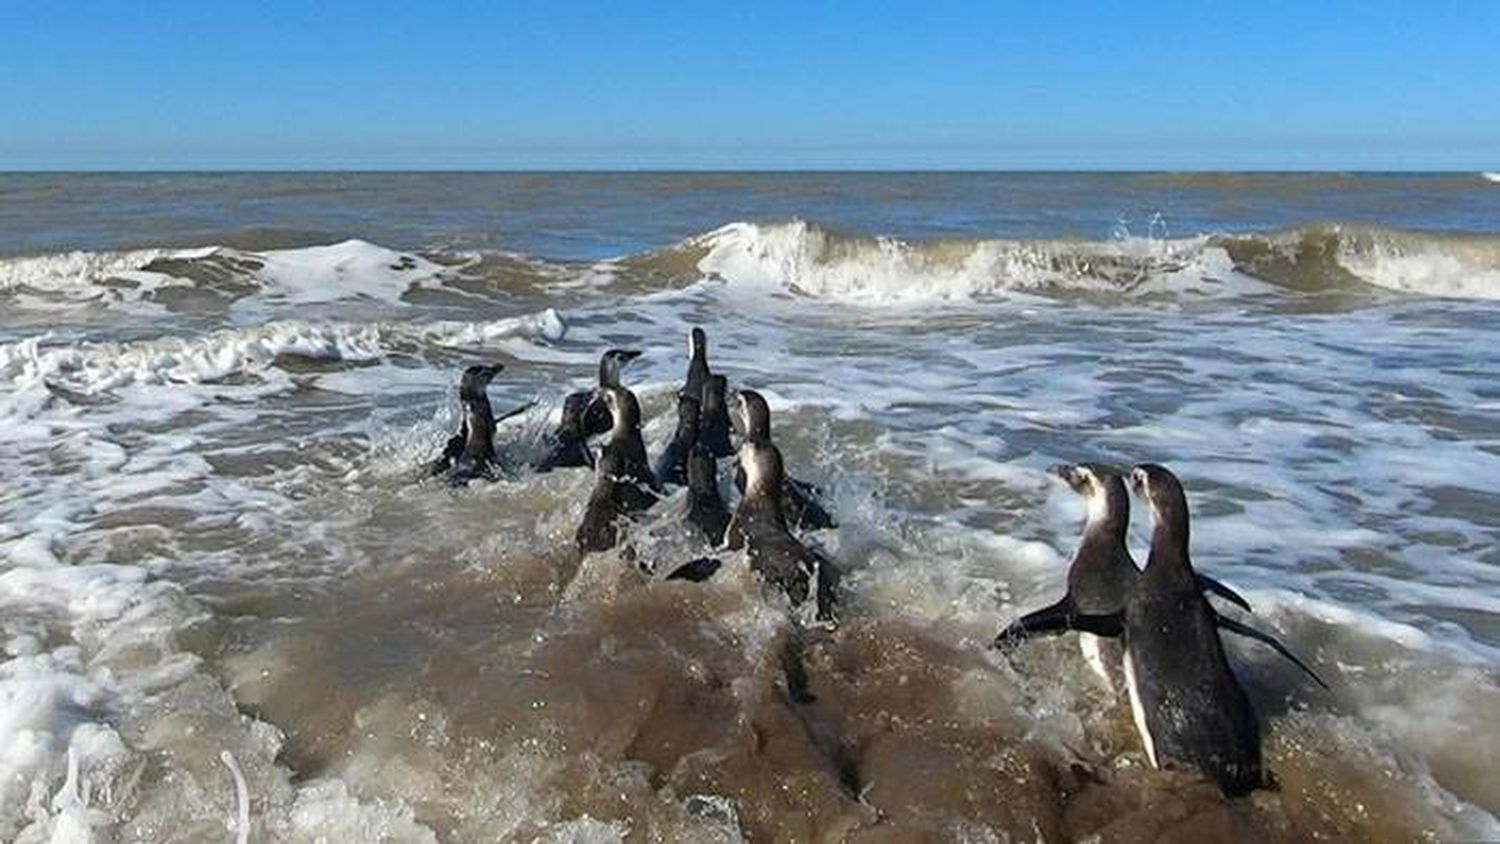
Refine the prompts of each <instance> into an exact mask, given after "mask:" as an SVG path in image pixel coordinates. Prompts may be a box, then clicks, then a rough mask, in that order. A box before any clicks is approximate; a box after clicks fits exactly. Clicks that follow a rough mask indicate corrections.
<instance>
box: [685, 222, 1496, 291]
mask: <svg viewBox="0 0 1500 844" xmlns="http://www.w3.org/2000/svg"><path fill="white" fill-rule="evenodd" d="M675 251H676V252H678V253H679V254H686V255H692V256H695V257H696V258H697V263H696V267H697V269H698V270H699V272H701V273H703V274H706V275H708V276H710V277H714V278H719V279H722V280H724V281H726V282H729V283H734V284H750V285H768V286H780V287H783V288H785V289H787V290H789V291H792V292H796V293H801V294H804V295H809V296H815V297H827V298H835V299H848V300H856V301H860V302H862V303H867V304H879V303H882V302H903V301H910V300H924V299H927V300H950V299H972V298H982V297H989V296H998V295H1005V294H1008V293H1018V292H1043V293H1052V294H1066V293H1112V294H1124V295H1141V294H1174V293H1175V294H1189V293H1190V294H1200V295H1226V294H1238V293H1253V292H1264V291H1267V290H1271V289H1279V290H1282V291H1288V292H1291V291H1296V292H1305V293H1316V292H1330V291H1342V290H1349V289H1351V288H1358V287H1361V286H1369V287H1377V288H1383V289H1387V290H1393V291H1399V292H1403V293H1411V294H1419V295H1427V296H1444V297H1455V298H1471V299H1495V298H1500V237H1495V236H1490V235H1448V234H1430V233H1423V232H1407V231H1400V230H1396V229H1385V228H1380V227H1351V226H1306V227H1303V228H1299V229H1293V230H1290V231H1287V232H1282V233H1276V234H1249V235H1233V236H1230V235H1213V236H1207V235H1205V236H1197V237H1190V238H1180V239H1172V240H1167V239H1154V238H1121V239H1115V240H1107V241H1074V240H946V241H918V242H910V241H902V240H896V239H892V238H869V237H859V236H848V235H842V234H838V233H835V232H832V231H829V230H827V229H824V228H820V227H818V226H816V225H812V224H809V223H806V222H803V221H800V220H794V221H792V222H789V223H779V224H770V225H759V224H754V223H731V224H729V225H727V226H724V227H722V228H720V229H716V230H714V231H712V232H709V233H707V234H705V235H701V236H699V237H697V238H694V239H692V240H690V241H688V242H686V243H685V244H683V245H682V246H681V247H678V249H677V250H675Z"/></svg>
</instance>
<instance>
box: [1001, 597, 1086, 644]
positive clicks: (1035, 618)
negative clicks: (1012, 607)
mask: <svg viewBox="0 0 1500 844" xmlns="http://www.w3.org/2000/svg"><path fill="white" fill-rule="evenodd" d="M1072 620H1073V599H1072V598H1069V597H1067V596H1064V597H1063V599H1062V600H1060V601H1058V602H1057V603H1055V604H1053V605H1052V606H1050V607H1043V608H1042V609H1039V610H1037V611H1036V612H1029V613H1027V614H1025V615H1023V616H1021V617H1020V618H1018V619H1016V620H1015V621H1012V622H1011V623H1010V624H1008V625H1006V626H1005V629H1004V630H1001V631H1000V632H999V633H998V634H997V635H996V636H995V640H994V641H993V642H992V643H991V644H990V647H992V648H998V649H999V650H1002V651H1008V650H1010V649H1011V648H1014V647H1015V646H1017V645H1019V644H1021V643H1022V642H1024V641H1026V640H1027V639H1029V638H1031V637H1032V636H1055V635H1057V634H1059V633H1066V632H1067V631H1068V630H1071V629H1072V626H1073V625H1072Z"/></svg>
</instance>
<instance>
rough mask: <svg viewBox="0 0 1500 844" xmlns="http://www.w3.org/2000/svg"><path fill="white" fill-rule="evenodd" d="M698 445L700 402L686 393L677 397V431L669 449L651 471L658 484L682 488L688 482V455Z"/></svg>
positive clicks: (658, 456)
mask: <svg viewBox="0 0 1500 844" xmlns="http://www.w3.org/2000/svg"><path fill="white" fill-rule="evenodd" d="M697 444H698V400H697V399H695V398H693V397H692V396H690V395H688V394H686V393H679V394H678V395H677V429H676V430H675V431H673V432H672V439H671V441H670V442H668V443H667V447H666V448H664V449H662V452H661V454H659V455H657V457H656V463H655V464H654V465H652V467H651V471H652V472H654V473H655V474H656V482H657V483H658V484H674V485H677V486H681V485H682V484H684V483H686V482H687V461H688V454H689V453H690V452H691V451H692V450H693V447H694V446H695V445H697Z"/></svg>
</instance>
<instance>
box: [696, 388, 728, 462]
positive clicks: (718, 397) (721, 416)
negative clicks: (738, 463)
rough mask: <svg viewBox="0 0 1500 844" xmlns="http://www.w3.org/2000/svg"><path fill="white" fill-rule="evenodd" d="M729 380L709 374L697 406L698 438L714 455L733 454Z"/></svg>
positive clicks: (725, 455)
mask: <svg viewBox="0 0 1500 844" xmlns="http://www.w3.org/2000/svg"><path fill="white" fill-rule="evenodd" d="M728 390H729V380H728V379H726V378H725V377H724V376H722V375H710V376H708V379H707V380H706V381H705V382H704V384H703V401H702V402H701V405H700V407H699V416H698V438H699V440H701V441H702V442H703V445H704V447H705V448H707V449H708V453H709V454H712V455H713V456H714V457H728V456H730V455H732V454H734V444H733V443H732V442H730V440H729V397H728V395H727V393H728Z"/></svg>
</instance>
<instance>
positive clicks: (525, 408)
mask: <svg viewBox="0 0 1500 844" xmlns="http://www.w3.org/2000/svg"><path fill="white" fill-rule="evenodd" d="M533 407H536V402H535V401H529V402H527V403H525V404H523V405H521V406H520V407H518V408H516V409H515V410H512V411H510V412H508V413H505V414H503V415H501V416H499V417H497V418H496V419H495V421H496V422H497V423H498V422H504V421H505V420H507V419H511V418H513V417H516V416H520V415H521V414H523V413H525V412H526V411H528V410H530V409H532V408H533Z"/></svg>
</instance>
